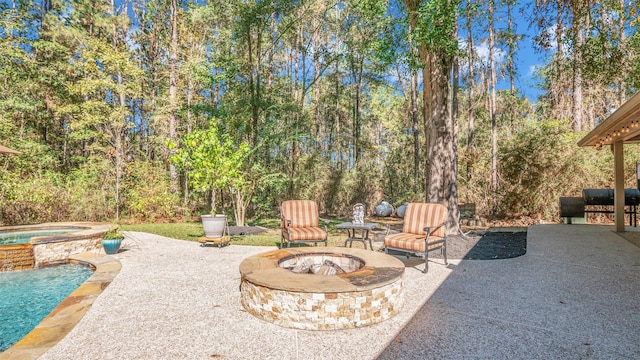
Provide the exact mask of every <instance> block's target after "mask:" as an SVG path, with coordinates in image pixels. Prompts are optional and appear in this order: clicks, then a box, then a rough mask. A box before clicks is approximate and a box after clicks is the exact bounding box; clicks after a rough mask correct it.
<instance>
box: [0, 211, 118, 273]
mask: <svg viewBox="0 0 640 360" xmlns="http://www.w3.org/2000/svg"><path fill="white" fill-rule="evenodd" d="M110 228H111V224H109V223H96V222H82V221H77V222H57V223H44V224H34V225H12V226H0V272H5V271H14V270H27V269H33V268H39V267H45V266H50V265H59V264H64V263H66V262H67V259H68V257H69V256H70V255H75V254H80V253H83V252H96V253H97V252H100V251H102V243H101V239H102V237H103V236H104V234H106V233H107V232H108V231H109V229H110Z"/></svg>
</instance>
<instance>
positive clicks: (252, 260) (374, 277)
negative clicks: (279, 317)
mask: <svg viewBox="0 0 640 360" xmlns="http://www.w3.org/2000/svg"><path fill="white" fill-rule="evenodd" d="M313 253H335V254H347V255H352V256H355V257H358V258H360V259H362V260H363V261H364V266H363V267H362V268H360V269H358V270H355V271H352V272H349V273H346V274H339V275H329V276H325V275H314V274H296V273H294V272H292V271H291V270H288V269H285V268H282V267H280V266H279V261H280V260H281V259H283V258H285V257H287V256H291V255H297V254H313ZM404 269H405V267H404V264H403V263H402V261H400V260H398V259H396V258H395V257H393V256H390V255H387V254H384V253H379V252H374V251H370V250H361V249H352V248H342V247H320V246H319V247H308V248H287V249H277V250H273V251H268V252H265V253H260V254H256V255H253V256H250V257H248V258H246V259H244V260H243V261H242V263H240V275H241V277H242V279H243V281H249V282H251V283H253V284H255V285H259V286H264V287H268V288H271V289H279V290H286V291H293V292H297V291H299V292H314V291H318V292H324V293H332V292H335V293H341V292H353V291H364V290H371V289H375V288H379V287H382V286H385V285H388V284H391V283H393V282H395V281H397V280H398V278H399V277H401V276H402V274H403V273H404Z"/></svg>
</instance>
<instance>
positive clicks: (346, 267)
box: [278, 252, 364, 275]
mask: <svg viewBox="0 0 640 360" xmlns="http://www.w3.org/2000/svg"><path fill="white" fill-rule="evenodd" d="M278 265H280V267H283V268H285V269H288V270H291V271H293V272H294V273H297V274H316V275H336V274H345V273H349V272H352V271H356V270H358V269H360V268H361V267H363V266H364V261H362V259H360V258H357V257H355V256H352V255H347V254H333V253H316V252H314V253H312V254H296V255H291V256H287V257H284V258H282V259H280V261H278Z"/></svg>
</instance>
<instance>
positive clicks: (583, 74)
mask: <svg viewBox="0 0 640 360" xmlns="http://www.w3.org/2000/svg"><path fill="white" fill-rule="evenodd" d="M639 10H640V9H639V5H638V3H637V2H636V1H625V0H605V1H598V2H595V1H566V0H546V1H545V0H537V1H536V2H535V4H531V2H518V1H511V0H498V1H491V0H490V1H488V2H487V1H479V0H468V1H454V0H404V2H402V1H397V0H391V1H381V0H364V1H363V0H346V1H337V0H306V1H287V0H281V1H275V0H272V1H268V0H263V1H260V0H257V1H240V0H221V1H218V0H212V1H184V0H182V1H179V0H146V1H144V0H129V1H127V0H124V1H121V0H119V1H115V0H110V1H88V0H76V1H55V0H41V1H1V2H0V11H1V16H0V21H1V23H0V52H1V54H0V88H1V91H0V144H3V145H5V146H8V147H11V148H14V149H16V150H19V151H21V152H22V154H21V155H17V156H16V155H2V156H0V177H1V178H0V182H1V185H0V223H4V224H19V223H36V222H43V221H61V220H76V221H79V220H100V221H122V220H128V221H178V220H182V219H191V218H193V216H194V215H198V214H200V213H203V212H209V211H210V207H211V206H213V207H215V208H216V209H215V210H214V211H215V212H218V213H219V212H222V211H224V212H226V213H228V214H230V215H231V214H234V215H235V216H236V221H237V222H238V223H239V224H242V223H243V222H244V220H245V218H246V219H256V218H267V217H275V216H278V205H279V203H280V202H281V201H282V200H285V199H290V198H305V199H313V200H316V201H318V203H319V204H320V209H321V212H323V213H325V214H330V215H334V216H346V215H348V214H349V211H350V209H351V206H352V205H353V204H354V203H356V202H364V203H366V204H367V205H368V206H369V209H372V208H373V207H374V206H375V205H376V204H378V203H379V202H380V201H381V200H386V201H388V202H390V203H392V204H393V205H396V206H397V205H400V204H402V203H403V202H405V201H424V200H425V199H426V200H429V201H445V202H448V203H449V206H450V208H452V210H453V214H454V215H455V214H456V212H457V209H455V205H456V204H458V203H460V204H461V203H475V204H476V207H477V212H478V213H479V214H480V215H482V216H485V217H488V218H489V219H511V220H518V221H524V222H527V221H530V222H532V221H538V220H546V221H554V220H557V219H558V218H557V216H558V215H557V211H558V210H557V206H558V205H557V202H558V197H559V196H562V195H574V196H575V195H580V194H581V190H582V188H585V187H593V188H599V187H611V185H612V181H613V180H612V179H613V171H612V164H611V162H612V154H611V152H610V151H609V150H608V149H603V150H601V151H600V152H597V151H595V150H593V149H581V148H578V147H577V145H576V142H577V141H578V140H579V139H580V138H581V136H583V135H584V134H585V133H586V132H587V131H588V130H590V129H592V128H593V127H594V126H595V125H596V124H597V123H598V122H599V121H601V120H603V119H604V118H606V116H607V115H608V114H609V113H610V112H611V111H612V110H614V109H616V108H617V107H618V106H620V105H621V104H622V103H623V102H624V101H625V100H626V99H627V98H629V97H630V96H631V95H632V94H633V93H634V92H635V91H637V90H638V86H639V85H640V61H639V58H638V54H639V52H640V35H639V34H638V31H637V25H638V20H639V19H638V16H639ZM514 19H520V20H519V21H518V22H517V23H519V24H521V27H522V24H523V21H522V19H526V24H527V25H528V26H529V29H528V30H526V33H525V29H522V28H520V29H519V28H517V27H516V26H515V25H514V24H515V23H516V21H514ZM527 34H534V36H533V37H532V36H525V35H527ZM524 41H534V43H535V44H536V46H537V48H538V51H539V53H540V54H543V55H545V62H544V64H543V65H542V66H540V67H539V68H537V69H536V72H537V74H536V76H537V79H539V84H538V87H539V89H540V91H541V95H540V96H539V97H538V98H537V99H535V101H534V102H533V103H532V101H530V99H528V98H527V97H526V96H524V95H523V93H522V89H519V88H518V87H517V86H516V85H517V83H518V79H519V78H521V77H522V74H523V73H524V72H527V71H529V69H523V68H522V67H521V66H519V64H518V62H517V61H516V58H517V54H518V51H519V46H521V44H523V42H524ZM479 49H485V50H488V53H487V54H485V52H484V51H479ZM501 83H502V84H509V85H508V86H506V87H504V89H503V88H502V87H500V86H499V84H501ZM207 144H208V145H207ZM625 151H626V152H627V153H626V154H625V160H626V161H627V166H626V171H627V174H628V176H627V186H632V187H635V186H636V184H635V165H634V163H635V161H637V160H638V159H640V157H639V156H638V154H639V153H640V152H639V151H638V150H637V149H636V148H635V147H633V146H630V147H627V148H626V149H625ZM213 159H216V160H213ZM203 160H204V161H203ZM206 160H210V161H209V163H207V161H206ZM203 167H205V170H207V171H209V172H210V173H211V172H214V174H215V176H214V179H213V183H210V182H208V181H207V179H206V177H204V176H205V175H204V174H206V171H205V172H204V173H203V172H202V171H201V170H203ZM207 167H208V168H207ZM212 188H213V189H214V190H213V191H212V190H211V189H212Z"/></svg>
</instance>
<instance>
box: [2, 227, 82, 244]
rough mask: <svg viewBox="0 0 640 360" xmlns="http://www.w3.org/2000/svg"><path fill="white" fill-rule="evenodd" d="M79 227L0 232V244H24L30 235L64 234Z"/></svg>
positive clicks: (29, 238)
mask: <svg viewBox="0 0 640 360" xmlns="http://www.w3.org/2000/svg"><path fill="white" fill-rule="evenodd" d="M78 230H81V229H72V228H66V229H46V230H25V231H10V232H0V245H8V244H26V243H28V242H29V240H31V238H32V237H36V236H50V235H60V234H66V233H70V232H74V231H78Z"/></svg>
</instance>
